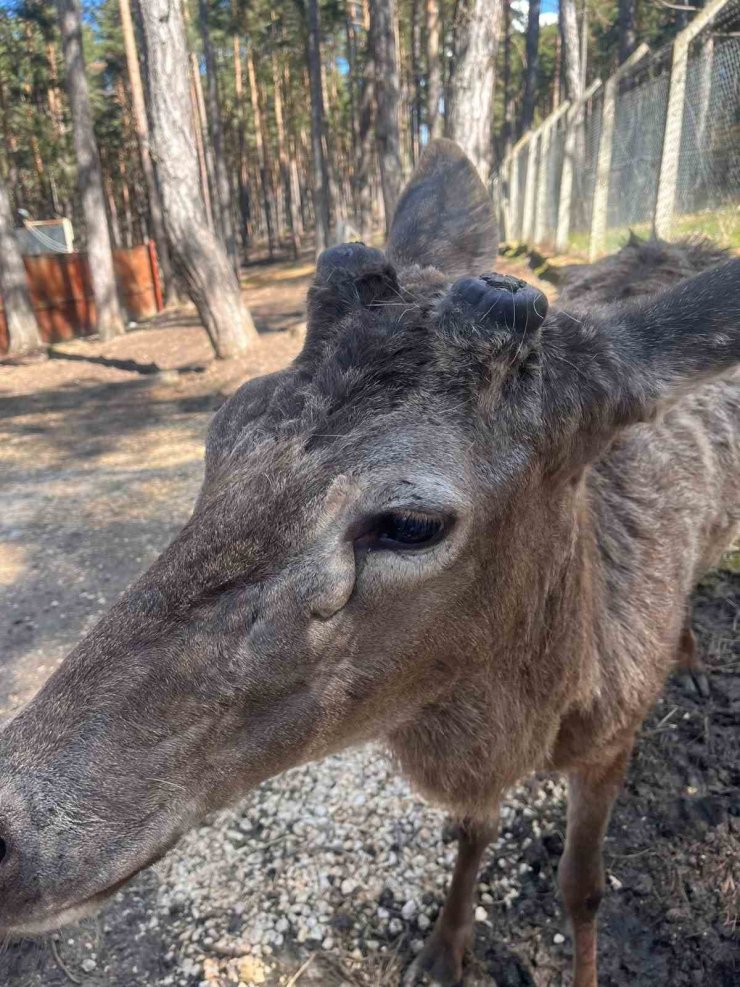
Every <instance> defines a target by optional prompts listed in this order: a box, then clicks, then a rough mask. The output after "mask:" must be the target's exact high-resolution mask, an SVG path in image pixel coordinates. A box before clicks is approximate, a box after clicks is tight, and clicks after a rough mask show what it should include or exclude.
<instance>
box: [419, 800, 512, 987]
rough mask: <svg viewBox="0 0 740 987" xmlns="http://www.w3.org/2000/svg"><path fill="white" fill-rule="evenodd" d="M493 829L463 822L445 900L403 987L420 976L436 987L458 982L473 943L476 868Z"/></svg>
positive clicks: (467, 821)
mask: <svg viewBox="0 0 740 987" xmlns="http://www.w3.org/2000/svg"><path fill="white" fill-rule="evenodd" d="M496 829H497V827H496V826H495V825H493V824H486V823H475V822H472V821H471V820H469V819H465V820H463V822H462V824H461V826H460V833H459V837H458V850H457V860H456V862H455V870H454V873H453V875H452V883H451V884H450V889H449V891H448V892H447V899H446V901H445V903H444V907H443V908H442V911H441V913H440V915H439V918H438V919H437V924H436V925H435V926H434V931H433V932H432V934H431V936H430V937H429V941H428V942H427V944H426V945H425V946H424V949H423V950H422V951H421V952H420V953H419V955H418V956H417V957H416V959H415V960H414V962H413V963H412V964H411V966H410V967H409V969H408V972H407V973H406V976H405V977H404V980H403V983H404V987H411V985H413V984H415V983H416V982H417V979H418V978H419V977H421V976H422V975H423V974H426V975H427V976H428V977H429V979H430V980H431V982H432V983H433V984H437V985H439V987H453V985H454V984H457V983H459V982H460V981H461V979H462V972H463V958H464V956H465V950H466V949H468V947H469V946H470V945H472V941H473V892H474V890H475V883H476V880H477V878H478V868H479V867H480V861H481V857H482V856H483V851H484V850H485V849H486V847H487V846H488V844H489V843H490V842H491V840H492V839H493V838H494V836H495V835H496Z"/></svg>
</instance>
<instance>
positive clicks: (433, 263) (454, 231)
mask: <svg viewBox="0 0 740 987" xmlns="http://www.w3.org/2000/svg"><path fill="white" fill-rule="evenodd" d="M497 253H498V228H497V224H496V218H495V214H494V209H493V203H492V201H491V198H490V196H489V195H488V192H487V191H486V187H485V185H484V184H483V182H482V181H481V179H480V176H479V175H478V172H477V171H476V169H475V166H474V165H473V163H472V162H471V161H470V159H469V158H467V157H466V155H465V153H464V152H463V150H462V148H461V147H460V146H459V145H458V144H456V143H455V142H454V141H449V140H434V141H431V142H430V143H429V145H428V146H427V148H426V150H425V151H424V154H423V155H422V156H421V159H420V160H419V164H418V165H417V167H416V171H415V172H414V174H413V175H412V177H411V180H410V181H409V183H408V185H407V186H406V188H405V190H404V192H403V194H402V195H401V198H400V199H399V201H398V205H397V206H396V212H395V215H394V217H393V223H392V225H391V231H390V236H389V238H388V248H387V254H388V257H389V259H390V260H391V262H392V263H393V264H395V265H396V267H398V268H402V267H408V266H411V265H414V264H418V265H419V266H420V267H435V268H436V269H437V270H438V271H441V272H442V274H445V275H447V276H448V277H449V278H451V279H452V278H459V277H463V276H465V275H470V274H482V273H483V272H484V271H490V270H491V268H492V267H493V266H494V261H495V259H496V254H497Z"/></svg>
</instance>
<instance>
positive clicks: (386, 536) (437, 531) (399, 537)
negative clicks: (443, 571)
mask: <svg viewBox="0 0 740 987" xmlns="http://www.w3.org/2000/svg"><path fill="white" fill-rule="evenodd" d="M445 528H446V525H445V521H444V520H443V519H442V518H440V517H438V516H437V515H433V514H417V513H416V512H411V511H391V512H389V513H387V514H381V515H380V517H378V518H377V521H376V523H375V527H374V530H373V536H374V537H373V542H374V546H373V547H375V548H381V549H391V550H393V549H397V550H406V551H408V550H409V549H415V548H428V547H429V546H431V545H436V544H437V542H438V541H441V540H442V537H443V535H444V534H445Z"/></svg>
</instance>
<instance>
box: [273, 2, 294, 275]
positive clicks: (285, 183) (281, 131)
mask: <svg viewBox="0 0 740 987" xmlns="http://www.w3.org/2000/svg"><path fill="white" fill-rule="evenodd" d="M273 26H274V21H273ZM272 84H273V90H274V96H275V100H274V106H275V129H276V131H277V142H278V164H279V166H280V179H281V183H282V187H283V197H284V199H285V206H286V209H285V211H286V213H287V217H288V228H289V230H290V241H291V250H292V252H293V257H294V258H297V257H298V251H299V249H300V245H301V244H300V240H299V239H298V220H297V217H296V208H295V202H294V201H293V190H292V188H291V184H290V168H289V166H288V153H287V151H286V148H285V123H284V121H283V97H282V93H281V91H280V85H281V78H280V67H279V65H278V59H277V45H276V44H273V47H272Z"/></svg>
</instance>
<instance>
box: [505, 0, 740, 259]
mask: <svg viewBox="0 0 740 987" xmlns="http://www.w3.org/2000/svg"><path fill="white" fill-rule="evenodd" d="M709 6H710V7H711V8H712V9H711V10H707V11H706V12H705V14H706V16H705V17H704V18H703V20H704V21H705V23H702V22H701V20H700V19H701V18H702V14H701V13H700V14H698V15H697V23H696V25H695V26H694V28H693V30H692V27H691V25H690V26H689V29H688V31H687V32H684V35H680V36H679V38H678V39H677V40H676V42H675V43H674V44H672V45H668V46H667V47H666V48H664V49H661V50H660V51H656V52H650V53H649V54H647V55H646V56H645V57H643V58H640V59H639V60H638V61H637V63H636V64H635V65H634V66H633V67H632V68H631V69H630V70H629V71H625V70H622V71H621V72H620V73H619V74H618V76H617V77H614V79H613V80H612V84H611V85H609V84H605V85H603V86H601V87H600V88H598V89H597V90H596V91H595V92H594V93H593V94H592V95H591V96H590V98H589V99H588V100H587V101H586V102H585V104H583V105H582V106H581V107H580V108H579V109H577V110H574V109H571V112H569V113H567V114H566V113H563V112H561V113H560V114H559V115H551V116H550V117H548V118H547V119H546V120H545V121H543V123H542V124H541V125H540V127H539V128H538V129H537V130H535V131H532V132H531V133H530V134H529V135H528V136H527V139H525V140H524V142H523V143H522V142H520V144H519V145H518V146H517V147H516V148H515V149H514V152H513V155H512V158H511V159H510V160H509V161H507V162H506V163H505V166H504V168H503V169H502V178H503V180H502V182H501V188H502V190H503V199H504V208H505V211H506V220H507V236H508V237H509V238H510V239H512V240H522V239H524V240H528V241H529V242H531V243H534V244H536V245H538V246H544V247H551V246H552V245H553V244H554V242H555V240H556V237H557V236H558V233H560V240H561V241H562V240H563V231H564V235H565V242H559V243H558V246H559V248H560V249H570V250H573V251H574V252H580V253H585V252H587V251H589V249H590V251H591V253H592V255H594V254H596V253H601V252H609V251H612V250H614V249H617V248H618V247H619V246H620V245H621V243H623V242H624V241H625V240H626V238H627V236H628V234H629V231H630V230H634V231H635V232H637V233H639V234H641V235H647V234H650V233H651V232H653V231H654V230H655V229H658V230H659V231H660V233H661V235H663V236H667V235H668V236H672V237H680V236H685V235H687V234H689V233H703V234H705V235H707V236H711V237H713V238H714V239H716V240H718V241H719V242H720V243H723V244H725V245H728V246H736V247H738V246H740V0H725V2H724V3H721V2H720V3H718V2H716V0H715V2H714V3H713V4H711V3H710V5H709ZM692 34H693V35H695V36H693V37H692ZM635 57H638V56H635ZM608 93H612V94H613V97H614V98H613V101H611V102H610V97H609V96H608V95H607V94H608ZM569 128H574V129H575V133H574V134H573V135H571V140H570V144H569V140H568V136H569ZM610 141H611V148H609V142H610ZM569 146H571V147H572V149H573V153H572V163H573V168H572V172H571V174H570V175H569V176H568V177H566V173H567V172H568V171H570V169H564V167H563V165H564V161H565V160H566V156H567V155H568V148H569ZM531 169H535V172H534V176H533V175H532V173H531V171H530V170H531ZM528 189H529V193H528ZM597 190H598V194H596V193H597ZM528 194H529V202H527V195H528ZM563 214H564V215H563ZM559 219H560V227H559ZM563 220H564V222H563Z"/></svg>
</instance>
